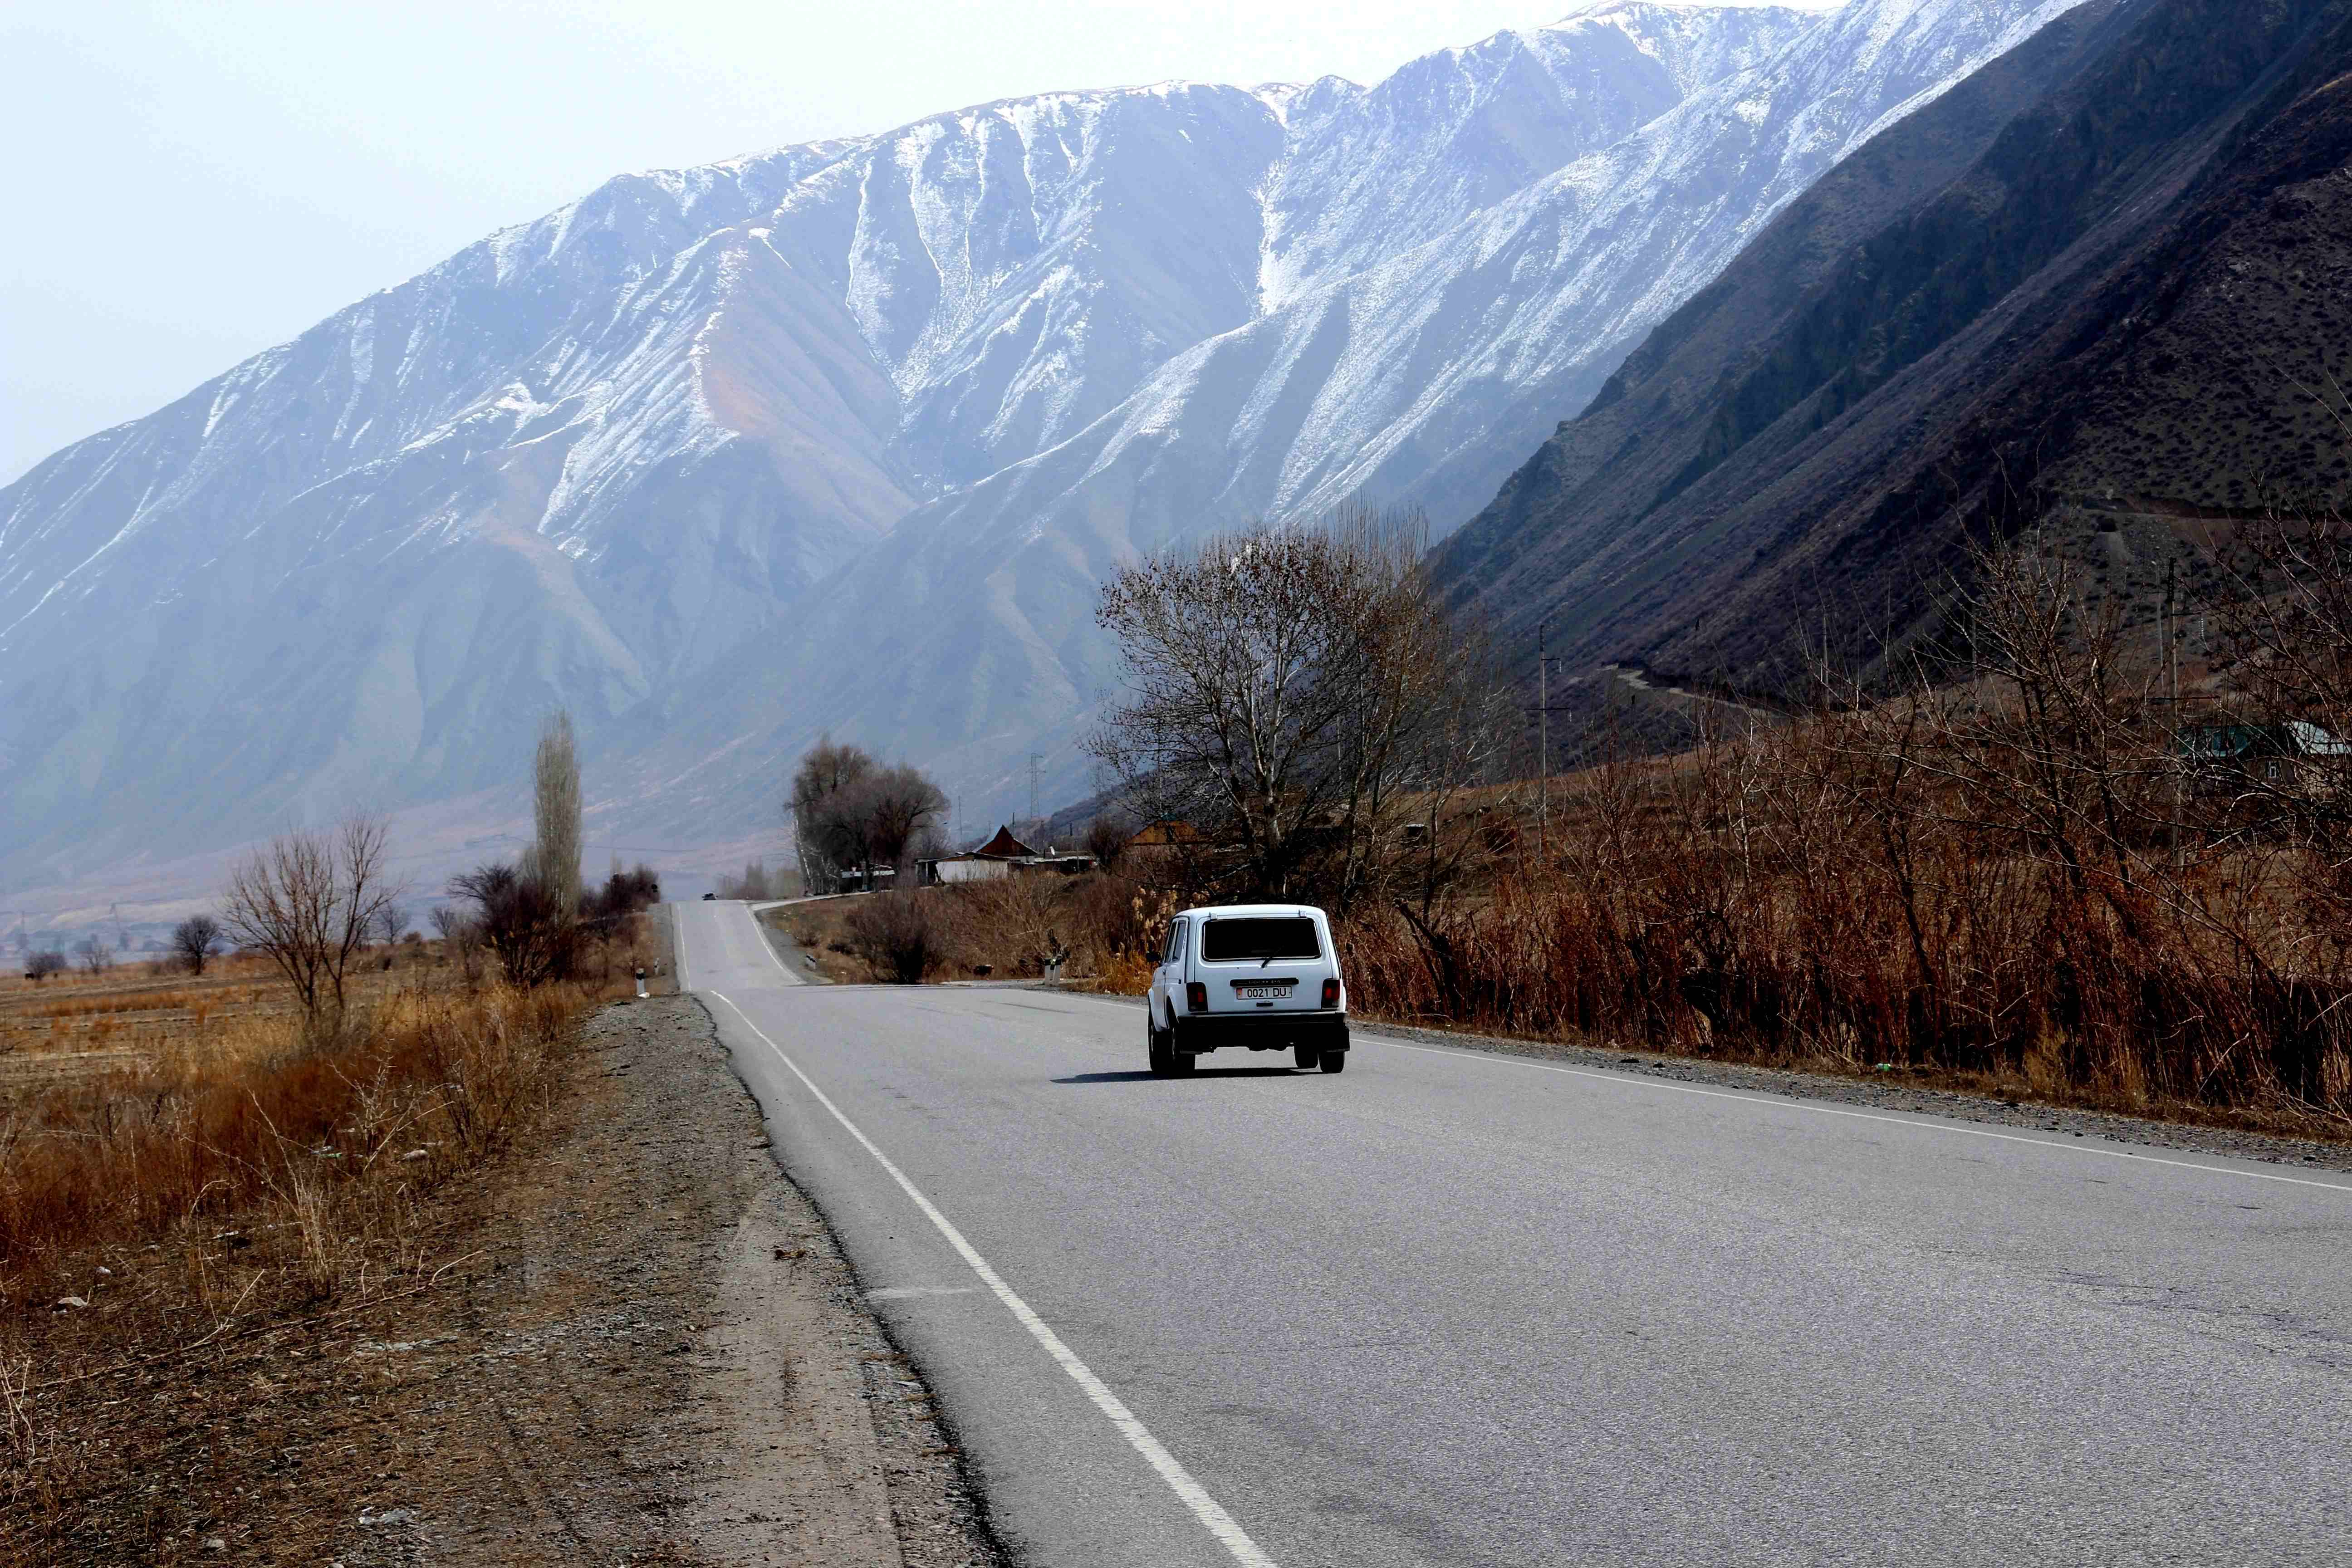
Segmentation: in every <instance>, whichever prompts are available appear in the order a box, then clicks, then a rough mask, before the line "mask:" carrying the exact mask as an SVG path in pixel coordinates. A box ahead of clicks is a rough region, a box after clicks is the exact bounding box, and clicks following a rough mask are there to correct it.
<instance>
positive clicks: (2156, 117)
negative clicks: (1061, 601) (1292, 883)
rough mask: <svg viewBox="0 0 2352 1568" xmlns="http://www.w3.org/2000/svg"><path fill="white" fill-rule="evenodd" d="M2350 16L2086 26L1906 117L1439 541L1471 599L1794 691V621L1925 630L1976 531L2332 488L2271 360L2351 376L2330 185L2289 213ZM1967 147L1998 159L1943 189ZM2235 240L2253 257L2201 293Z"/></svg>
mask: <svg viewBox="0 0 2352 1568" xmlns="http://www.w3.org/2000/svg"><path fill="white" fill-rule="evenodd" d="M2347 10H2352V7H2347V5H2345V4H2344V0H2259V3H2256V4H2248V3H2246V0H2131V3H2129V4H2125V5H2090V6H2085V7H2084V8H2083V9H2082V10H2080V11H2078V12H2076V13H2074V15H2073V16H2069V17H2067V18H2065V19H2064V20H2063V22H2062V23H2060V24H2058V25H2056V26H2053V27H2052V28H2050V29H2048V30H2047V31H2045V32H2044V33H2043V34H2042V35H2041V36H2039V37H2036V38H2035V39H2034V40H2032V42H2031V43H2029V44H2028V45H2026V46H2025V47H2021V48H2020V49H2019V50H2017V51H2015V52H2014V53H2012V54H2011V56H2009V57H2008V58H2005V59H2003V60H2001V61H2000V62H1997V63H1996V64H1995V65H1994V66H1992V67H1990V68H1987V69H1986V70H1985V71H1983V72H1980V73H1979V75H1978V76H1977V77H1976V78H1973V79H1971V80H1970V81H1969V83H1968V84H1966V86H1965V87H1964V88H1962V89H1958V90H1956V91H1955V92H1954V93H1953V94H1951V95H1950V96H1949V98H1948V99H1947V100H1945V101H1944V102H1943V103H1939V104H1937V105H1935V106H1932V107H1931V108H1930V109H1928V110H1927V111H1925V112H1923V113H1922V114H1920V115H1916V116H1914V117H1913V118H1912V119H1910V120H1908V121H1905V122H1903V123H1901V124H1899V125H1897V126H1895V127H1894V128H1892V129H1891V130H1890V131H1889V132H1886V133H1885V135H1883V136H1881V137H1880V138H1878V139H1877V140H1875V141H1874V142H1872V143H1871V145H1870V146H1869V147H1867V148H1865V149H1864V151H1863V152H1862V153H1858V154H1856V156H1855V157H1854V158H1853V159H1852V160H1849V162H1848V163H1847V164H1846V165H1844V166H1843V167H1842V168H1841V169H1840V171H1839V172H1838V173H1837V174H1834V175H1832V176H1831V177H1830V178H1829V179H1827V180H1824V181H1823V182H1822V184H1820V185H1819V186H1817V187H1816V188H1815V189H1814V190H1813V191H1812V192H1811V193H1810V194H1809V195H1807V197H1806V198H1804V199H1803V200H1802V201H1801V202H1799V203H1797V204H1795V205H1792V206H1791V208H1790V211H1789V212H1788V213H1786V214H1784V215H1783V216H1781V218H1780V220H1778V221H1777V222H1776V223H1775V225H1774V226H1773V227H1772V228H1771V229H1770V230H1769V231H1768V232H1767V233H1766V234H1765V235H1764V236H1763V237H1760V238H1759V240H1758V241H1757V243H1756V244H1755V245H1754V246H1753V247H1750V249H1749V250H1748V252H1747V253H1745V254H1743V256H1742V257H1741V258H1740V259H1739V260H1738V262H1736V263H1735V264H1734V265H1733V266H1732V268H1730V269H1729V270H1728V271H1727V273H1726V274H1725V275H1724V277H1723V278H1722V279H1719V280H1718V281H1717V284H1716V285H1715V286H1714V287H1713V288H1711V289H1708V290H1707V291H1706V293H1704V294H1702V295H1701V296H1699V297H1698V298H1697V299H1696V300H1693V301H1692V302H1691V304H1690V305H1689V306H1687V307H1685V310H1682V311H1681V312H1679V313H1678V314H1677V315H1676V316H1675V317H1674V318H1672V319H1670V320H1669V321H1667V322H1665V323H1664V324H1663V325H1662V326H1661V327H1660V328H1659V329H1658V331H1656V332H1655V333H1654V335H1653V336H1652V338H1651V339H1650V340H1649V341H1648V342H1645V343H1644V344H1643V347H1642V349H1640V350H1639V351H1637V352H1636V353H1635V354H1634V355H1633V356H1632V357H1631V358H1630V359H1629V360H1628V361H1627V363H1626V364H1625V366H1624V367H1623V369H1622V371H1621V372H1620V374H1618V376H1617V377H1615V378H1614V379H1613V380H1612V382H1611V383H1610V384H1609V385H1608V387H1607V388H1605V389H1604V390H1603V392H1602V393H1601V395H1600V396H1599V397H1598V398H1597V399H1596V400H1595V402H1594V404H1593V405H1592V406H1591V409H1589V410H1588V411H1587V412H1586V413H1585V415H1583V416H1581V417H1580V418H1579V419H1577V420H1574V421H1571V422H1570V423H1569V424H1566V425H1563V426H1561V427H1560V430H1559V433H1558V434H1557V435H1556V436H1555V437H1553V438H1552V440H1551V441H1549V442H1548V443H1547V444H1546V446H1545V447H1544V448H1543V449H1542V450H1541V451H1539V452H1538V454H1537V455H1536V457H1535V458H1533V459H1532V460H1531V461H1530V462H1529V463H1528V464H1527V465H1526V466H1525V467H1524V468H1522V469H1521V470H1520V471H1519V473H1518V474H1517V475H1515V476H1514V477H1513V479H1512V480H1511V481H1510V483H1509V484H1507V486H1506V487H1505V489H1504V490H1503V491H1502V493H1501V494H1500V495H1499V496H1498V497H1497V498H1496V501H1495V502H1494V504H1493V505H1492V506H1490V507H1489V508H1488V509H1487V510H1486V512H1485V513H1483V514H1482V515H1481V516H1480V517H1479V519H1478V520H1476V521H1475V522H1474V523H1473V524H1472V525H1471V526H1470V527H1469V528H1468V529H1466V530H1465V531H1464V532H1463V533H1462V534H1461V535H1459V536H1457V538H1456V539H1455V540H1454V541H1453V542H1450V543H1449V544H1448V546H1447V547H1446V549H1445V551H1444V553H1443V555H1442V557H1441V562H1440V565H1441V570H1442V572H1443V573H1444V575H1445V577H1446V579H1447V580H1448V582H1449V584H1451V585H1452V587H1453V589H1454V592H1455V593H1456V595H1458V596H1459V597H1461V598H1462V599H1464V600H1466V601H1476V602H1479V603H1482V604H1483V605H1484V606H1485V607H1486V608H1487V610H1488V611H1489V612H1490V613H1491V614H1493V615H1494V616H1496V619H1498V620H1499V621H1500V622H1501V623H1502V624H1503V626H1505V628H1506V629H1507V630H1512V629H1516V628H1517V627H1518V626H1519V624H1520V623H1532V621H1533V620H1534V619H1535V618H1536V617H1537V616H1538V615H1542V614H1545V613H1549V614H1550V615H1551V616H1553V620H1554V625H1555V626H1556V627H1559V626H1566V627H1568V628H1569V629H1568V632H1567V634H1566V635H1565V636H1564V637H1563V636H1562V635H1561V634H1560V633H1559V632H1558V631H1556V632H1555V634H1554V635H1555V637H1556V638H1559V640H1560V641H1562V642H1564V643H1566V644H1567V646H1568V648H1569V650H1570V656H1571V657H1575V658H1585V659H1588V660H1597V659H1600V658H1610V657H1618V658H1631V659H1633V660H1636V661H1639V662H1642V663H1645V664H1648V665H1651V666H1653V667H1655V668H1660V669H1663V670H1666V671H1670V672H1672V673H1675V674H1676V675H1679V676H1683V677H1686V678H1696V679H1707V680H1715V681H1727V682H1729V683H1732V684H1736V685H1742V686H1747V687H1750V688H1756V687H1760V686H1769V685H1770V684H1772V683H1773V682H1775V681H1777V680H1778V679H1781V678H1783V677H1784V676H1785V675H1786V674H1787V673H1788V669H1787V664H1786V661H1787V659H1788V658H1789V657H1790V654H1791V653H1792V651H1793V649H1794V647H1795V646H1796V637H1795V631H1796V627H1797V626H1799V625H1800V624H1802V625H1804V626H1808V627H1810V628H1811V630H1812V632H1813V633H1814V634H1815V635H1819V633H1820V632H1821V631H1822V629H1823V628H1824V627H1827V628H1828V629H1829V630H1830V632H1831V634H1832V637H1837V636H1839V635H1840V634H1843V636H1844V637H1846V638H1847V639H1848V640H1849V642H1850V643H1852V644H1853V645H1854V651H1856V652H1863V653H1866V652H1867V651H1868V650H1869V647H1870V646H1871V645H1874V643H1876V642H1877V641H1878V640H1879V639H1881V638H1882V637H1884V636H1885V635H1886V634H1888V633H1890V632H1892V633H1895V634H1897V635H1899V634H1900V633H1901V632H1902V631H1903V630H1904V629H1905V628H1906V627H1907V626H1913V625H1916V622H1917V620H1918V617H1919V616H1920V615H1921V614H1922V613H1923V611H1924V606H1925V605H1926V602H1927V594H1926V591H1925V590H1926V588H1927V585H1928V584H1930V583H1931V582H1932V581H1933V580H1934V579H1935V578H1936V577H1937V575H1938V574H1939V573H1940V572H1941V571H1942V570H1943V569H1944V568H1945V567H1946V566H1947V565H1948V563H1949V562H1950V560H1951V558H1952V550H1953V546H1954V545H1955V543H1956V542H1958V540H1960V539H1961V538H1962V537H1964V535H1965V532H1966V531H1967V530H1968V529H1969V528H1970V527H1972V526H1973V527H1979V528H1984V529H1990V530H2001V529H2014V528H2016V527H2018V526H2021V525H2022V524H2023V523H2024V522H2025V521H2028V520H2029V519H2031V518H2032V517H2033V516H2036V515H2040V514H2041V512H2042V511H2043V510H2046V509H2047V508H2048V507H2049V505H2050V504H2051V502H2052V501H2053V500H2054V499H2058V498H2062V497H2066V496H2071V495H2075V494H2080V493H2084V492H2087V493H2091V494H2094V495H2095V494H2101V493H2104V491H2105V489H2114V490H2115V491H2116V494H2117V495H2119V496H2120V495H2124V494H2130V495H2135V496H2150V495H2153V496H2156V497H2160V498H2169V501H2170V502H2171V503H2174V504H2178V505H2180V506H2193V505H2197V504H2212V498H2213V497H2215V496H2216V495H2218V496H2220V497H2221V499H2222V500H2224V501H2225V502H2226V500H2227V498H2228V497H2229V496H2230V495H2231V490H2230V488H2229V487H2230V484H2231V480H2232V479H2233V478H2234V479H2236V481H2237V483H2238V485H2239V489H2238V491H2237V492H2236V493H2237V494H2238V495H2239V496H2240V497H2241V499H2242V498H2243V497H2245V496H2246V495H2247V494H2248V493H2249V491H2248V488H2247V487H2248V484H2249V483H2250V481H2251V477H2252V476H2254V475H2259V476H2261V477H2262V478H2263V479H2265V480H2266V481H2268V482H2270V483H2272V484H2273V485H2276V484H2277V483H2279V482H2280V481H2281V480H2283V479H2295V478H2297V477H2298V476H2299V477H2300V478H2301V479H2305V480H2308V479H2312V478H2315V477H2316V476H2315V472H2314V471H2313V462H2314V458H2315V455H2316V454H2317V453H2318V452H2320V451H2321V450H2322V449H2323V448H2322V447H2321V446H2320V445H2319V444H2318V443H2317V441H2316V440H2315V434H2314V432H2313V431H2312V430H2311V428H2310V421H2311V420H2312V419H2314V418H2315V417H2317V414H2316V411H2315V410H2309V409H2306V410H2304V411H2302V413H2301V414H2300V415H2297V416H2294V417H2288V416H2285V413H2284V410H2285V408H2286V405H2289V404H2291V403H2293V402H2294V400H2295V398H2296V397H2297V396H2298V395H2297V394H2295V393H2294V390H2293V387H2292V385H2291V384H2289V383H2290V378H2289V377H2288V376H2287V375H2284V374H2282V375H2278V376H2265V375H2264V374H2263V373H2262V372H2261V371H2260V370H2259V369H2258V367H2261V366H2264V365H2272V364H2277V365H2292V366H2299V367H2300V369H2301V372H2302V374H2300V375H2297V376H2294V377H2293V378H2292V379H2294V380H2301V381H2302V382H2304V384H2306V385H2320V384H2324V380H2323V378H2322V377H2321V373H2322V371H2323V370H2324V369H2326V363H2334V364H2336V365H2337V366H2339V367H2340V363H2341V360H2340V354H2341V351H2342V350H2343V349H2344V348H2345V347H2346V345H2347V342H2352V340H2347V338H2346V336H2345V335H2344V332H2343V331H2342V326H2343V322H2342V320H2341V314H2342V306H2343V299H2344V290H2343V289H2342V279H2341V275H2340V274H2339V273H2332V272H2331V271H2330V270H2329V268H2331V267H2335V266H2338V265H2340V263H2339V262H2338V261H2336V260H2333V259H2331V257H2330V255H2329V254H2322V253H2332V246H2331V242H2330V239H2329V237H2328V228H2327V226H2328V224H2329V223H2330V221H2331V220H2335V221H2336V228H2335V230H2334V233H2335V234H2336V235H2342V234H2344V233H2346V232H2347V230H2346V229H2345V227H2344V226H2343V225H2342V224H2341V222H2340V216H2341V214H2340V209H2338V208H2337V207H2336V206H2335V205H2334V202H2335V200H2336V197H2335V195H2334V191H2335V189H2336V187H2334V186H2330V185H2328V184H2327V183H2326V179H2325V178H2321V179H2320V180H2319V181H2318V184H2319V188H2318V189H2317V190H2315V191H2310V192H2305V193H2303V194H2302V195H2297V196H2295V197H2294V201H2293V202H2291V203H2290V204H2289V205H2291V206H2293V207H2294V212H2293V213H2291V214H2289V213H2282V214H2281V215H2280V216H2268V215H2270V214H2271V210H2272V208H2273V206H2275V205H2277V204H2276V203H2275V202H2274V201H2273V196H2274V195H2275V194H2276V193H2279V192H2281V191H2285V190H2289V189H2291V188H2297V187H2301V186H2304V185H2309V184H2313V183H2314V177H2315V171H2317V172H2332V171H2334V170H2336V169H2338V168H2340V167H2341V166H2342V164H2343V162H2344V159H2343V157H2342V155H2341V153H2340V151H2339V150H2337V149H2336V132H2334V131H2333V130H2331V129H2330V127H2331V126H2332V125H2333V124H2334V123H2335V121H2336V111H2334V110H2331V109H2330V108H2329V107H2328V106H2329V104H2330V103H2331V102H2332V101H2333V98H2334V94H2333V92H2331V91H2327V90H2323V89H2325V88H2326V83H2328V82H2329V81H2330V80H2332V79H2333V78H2334V77H2335V75H2336V73H2338V72H2340V71H2341V70H2342V69H2343V68H2344V64H2345V58H2346V57H2345V42H2346V40H2345V35H2344V21H2345V16H2346V15H2347ZM2021 96H2022V97H2023V98H2025V99H2026V100H2030V101H2024V102H2021ZM1955 100H1963V101H1958V102H1956V101H1955ZM1972 133H1975V134H1977V136H1978V138H1979V139H1978V140H1977V141H1976V142H1975V146H1976V147H1977V148H1978V149H1981V153H1980V155H1978V156H1975V157H1973V158H1965V157H1964V158H1963V159H1961V160H1960V163H1959V166H1958V167H1957V168H1955V167H1953V165H1952V163H1951V156H1950V155H1951V153H1953V152H1954V151H1955V150H1960V149H1965V148H1967V146H1968V143H1969V138H1970V136H1971V134H1972ZM2297 204H2299V205H2297ZM2263 226H2269V228H2270V229H2273V230H2276V232H2275V233H2272V234H2270V236H2269V237H2267V238H2264V237H2257V235H2256V230H2257V229H2258V228H2262V227H2263ZM2289 231H2292V233H2290V232H2289ZM2296 236H2300V238H2299V239H2297V238H2295V237H2296ZM2233 237H2234V238H2233ZM2290 243H2293V244H2300V245H2302V246H2303V247H2304V249H2305V251H2306V252H2308V254H2302V255H2300V257H2299V258H2298V259H2294V260H2290V259H2288V253H2287V251H2286V250H2285V249H2283V248H2281V247H2284V246H2288V245H2289V244H2290ZM2232 245H2235V246H2237V247H2238V248H2237V250H2235V251H2231V246H2232ZM2216 247H2220V248H2221V250H2224V251H2231V259H2232V260H2233V262H2234V264H2235V266H2236V268H2238V270H2237V271H2235V272H2231V271H2229V270H2228V269H2227V268H2226V267H2225V268H2223V270H2222V271H2221V273H2220V274H2219V275H2217V277H2218V279H2219V280H2216V279H2208V281H2207V282H2205V283H2201V284H2200V283H2199V282H2198V281H2197V279H2199V278H2200V277H2204V276H2205V274H2206V272H2208V271H2210V268H2207V267H2206V263H2207V262H2208V261H2209V260H2210V258H2211V256H2212V255H2213V254H2214V253H2215V252H2216ZM2249 247H2251V248H2249ZM2298 271H2299V277H2300V279H2301V280H2300V281H2297V280H2296V278H2295V276H2294V275H2296V274H2298ZM2331 278H2333V279H2335V281H2334V283H2333V285H2332V298H2331V283H2330V279H2331ZM2231 288H2234V289H2238V290H2239V292H2240V293H2241V294H2244V293H2246V292H2247V291H2249V290H2255V289H2259V290H2261V291H2263V292H2264V294H2265V299H2266V301H2267V302H2266V304H2265V306H2264V308H2263V310H2262V311H2261V312H2258V313H2250V312H2248V311H2245V310H2242V309H2232V308H2231V305H2230V303H2229V302H2228V301H2229V297H2228V294H2227V289H2231ZM2216 289H2222V290H2223V292H2222V293H2221V294H2219V295H2217V294H2216V292H2215V290H2216ZM2273 295H2275V296H2277V297H2276V298H2271V297H2270V296H2273ZM2289 296H2291V298H2290V297H2289ZM2241 304H2242V301H2241ZM2184 311H2186V312H2187V315H2186V316H2185V317H2184V315H2183V312H2184ZM2175 321H2181V322H2184V324H2185V326H2186V330H2187V331H2189V337H2187V338H2182V337H2181V336H2180V335H2179V334H2180V331H2181V330H2183V329H2181V328H2175V327H2172V326H2170V325H2168V323H2172V322H2175ZM2198 322H2201V323H2202V324H2201V325H2197V324H2195V323H2198ZM2159 339H2161V340H2162V341H2161V342H2159V341H2158V340H2159ZM2331 354H2332V355H2336V356H2337V357H2336V358H2335V359H2334V360H2332V361H2330V360H2329V356H2330V355H2331ZM2232 356H2234V363H2235V364H2236V365H2237V369H2235V370H2234V371H2231V370H2230V369H2229V366H2230V365H2231V363H2233V359H2232ZM2322 362H2326V363H2322ZM2231 376H2234V378H2235V380H2234V384H2235V385H2236V386H2237V387H2238V389H2239V390H2238V392H2237V393H2236V394H2234V396H2235V398H2236V404H2235V405H2233V406H2234V408H2235V412H2233V413H2230V414H2228V415H2227V416H2224V415H2223V413H2222V412H2221V405H2222V404H2224V403H2228V402H2229V401H2230V398H2229V396H2226V395H2224V396H2221V397H2220V400H2219V401H2217V387H2218V384H2219V383H2220V382H2221V381H2222V380H2225V379H2229V378H2230V377H2231ZM2192 429H2193V430H2200V431H2203V432H2204V434H2203V435H2200V436H2193V437H2192V436H2191V435H2189V431H2191V430H2192ZM2225 448H2226V449H2225ZM2126 469H2128V470H2129V472H2128V474H2126V472H2125V470H2126ZM2126 478H2128V479H2130V482H2129V483H2128V484H2126V483H2123V482H2121V481H2122V480H2124V479H2126ZM2304 488H2305V489H2308V488H2310V487H2309V485H2308V484H2305V487H2304Z"/></svg>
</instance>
